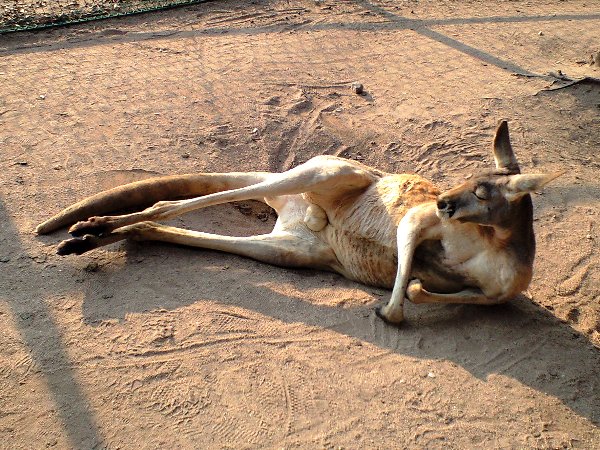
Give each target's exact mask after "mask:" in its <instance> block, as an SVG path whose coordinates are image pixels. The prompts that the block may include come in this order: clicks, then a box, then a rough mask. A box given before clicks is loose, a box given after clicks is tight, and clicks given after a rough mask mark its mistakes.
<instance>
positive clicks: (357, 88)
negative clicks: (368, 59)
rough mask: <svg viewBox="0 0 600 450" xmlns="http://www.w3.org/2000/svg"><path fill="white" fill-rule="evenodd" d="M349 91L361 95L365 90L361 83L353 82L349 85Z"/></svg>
mask: <svg viewBox="0 0 600 450" xmlns="http://www.w3.org/2000/svg"><path fill="white" fill-rule="evenodd" d="M350 89H352V92H354V93H355V94H357V95H362V94H363V93H364V92H365V88H364V86H363V85H362V83H358V82H354V83H352V84H351V85H350Z"/></svg>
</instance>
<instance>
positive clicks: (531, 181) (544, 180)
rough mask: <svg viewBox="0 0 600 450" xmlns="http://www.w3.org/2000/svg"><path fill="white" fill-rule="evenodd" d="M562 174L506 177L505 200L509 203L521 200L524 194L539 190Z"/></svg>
mask: <svg viewBox="0 0 600 450" xmlns="http://www.w3.org/2000/svg"><path fill="white" fill-rule="evenodd" d="M564 173H565V172H557V173H551V174H545V173H535V174H534V173H532V174H526V175H511V176H509V177H508V183H506V198H507V199H508V200H509V201H513V200H516V199H518V198H521V197H522V196H524V195H525V194H529V193H531V192H534V191H537V190H540V189H541V188H543V187H544V186H545V185H546V184H548V183H549V182H551V181H552V180H554V179H555V178H558V177H559V176H561V175H562V174H564Z"/></svg>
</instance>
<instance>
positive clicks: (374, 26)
mask: <svg viewBox="0 0 600 450" xmlns="http://www.w3.org/2000/svg"><path fill="white" fill-rule="evenodd" d="M359 3H360V5H361V6H363V7H365V8H366V9H368V10H371V11H372V12H374V13H376V14H378V15H381V16H383V17H384V18H386V19H388V21H387V22H356V23H352V22H330V23H317V24H312V25H307V24H298V25H296V26H295V25H290V26H288V27H285V29H298V28H301V29H302V30H306V31H331V30H346V31H357V32H377V31H393V30H413V31H416V32H421V33H422V31H423V30H424V29H426V28H428V27H431V26H444V25H467V24H484V23H526V22H545V21H565V20H568V21H587V20H600V14H564V15H552V16H492V17H467V18H449V19H425V20H422V19H408V18H405V17H401V16H398V15H395V14H393V13H391V12H389V11H386V10H385V9H383V8H380V7H377V6H375V5H372V4H370V3H367V2H359ZM282 29H283V28H282V26H281V25H280V24H276V25H265V26H261V27H246V28H227V27H213V28H202V29H196V30H178V29H173V30H166V31H158V32H153V31H149V32H148V31H140V32H135V31H134V32H126V34H123V35H119V36H106V35H105V34H103V31H98V32H96V33H93V32H92V33H89V34H86V37H85V38H84V39H73V40H69V41H67V42H52V43H49V44H46V43H36V44H33V45H26V46H23V45H20V44H19V39H15V37H18V36H19V34H18V33H16V34H12V35H10V37H9V38H6V39H5V42H11V41H14V42H15V45H14V46H11V45H10V44H8V45H7V44H5V45H6V47H5V48H4V49H1V48H0V57H2V56H10V55H17V54H29V53H46V52H53V51H58V50H64V49H65V48H68V49H73V48H90V47H96V46H100V45H106V44H109V43H113V44H127V43H132V42H142V41H160V40H165V39H173V38H174V37H176V38H178V39H191V38H195V37H199V36H221V35H223V34H227V35H230V36H257V35H261V34H271V33H280V32H281V31H282ZM429 31H431V33H437V34H435V35H434V34H431V35H429V36H428V37H430V38H432V39H435V40H437V41H438V42H440V43H442V44H445V45H449V46H451V47H454V48H456V49H457V50H459V51H462V52H463V53H466V54H468V55H470V56H473V57H476V58H479V59H481V58H487V59H489V61H488V62H489V63H490V64H493V65H496V66H497V67H501V68H504V67H506V68H507V69H506V70H511V69H510V67H518V66H516V65H514V64H512V63H509V62H507V61H503V60H501V59H499V58H496V57H494V56H492V55H490V54H488V53H485V52H483V51H481V50H478V49H475V48H473V47H470V46H468V45H466V44H463V43H460V42H458V41H456V40H454V39H452V38H449V37H447V36H445V35H443V34H442V33H439V32H434V31H432V30H429ZM19 33H21V32H19ZM521 72H522V73H527V71H526V70H524V69H521Z"/></svg>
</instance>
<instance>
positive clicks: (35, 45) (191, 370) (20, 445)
mask: <svg viewBox="0 0 600 450" xmlns="http://www.w3.org/2000/svg"><path fill="white" fill-rule="evenodd" d="M599 29H600V10H599V8H598V5H597V4H595V3H594V2H592V1H589V0H588V1H539V2H538V1H536V2H518V1H498V0H495V1H493V2H492V1H477V2H475V1H462V2H454V1H442V0H435V1H433V0H431V1H419V2H416V1H414V2H413V1H410V2H409V1H397V2H393V1H370V2H367V1H354V2H346V1H344V2H341V1H333V0H331V1H330V0H325V1H322V2H317V3H315V2H308V1H306V2H284V1H278V0H274V1H264V2H253V3H252V4H248V2H240V1H237V0H225V1H219V2H214V3H210V4H204V5H199V6H195V7H187V8H182V9H177V10H171V11H167V12H162V13H157V14H151V15H143V16H137V17H131V18H127V19H117V20H111V21H103V22H96V23H92V24H88V25H80V26H76V27H71V28H65V29H55V30H48V31H44V32H39V33H23V34H13V35H6V36H3V37H2V38H1V40H0V167H1V170H2V175H1V176H0V179H1V182H2V183H1V184H0V333H1V339H0V342H1V343H2V344H1V346H0V437H1V439H0V448H5V449H38V448H50V447H54V448H61V449H63V448H75V449H91V448H94V449H118V448H121V449H129V448H139V449H155V448H190V449H191V448H231V449H240V448H327V449H330V448H331V449H334V448H335V449H337V448H349V449H353V448H357V449H358V448H382V449H383V448H386V449H387V448H444V449H446V448H493V447H494V448H585V449H592V448H594V447H595V448H598V442H600V429H599V428H598V424H599V422H600V381H599V380H600V378H599V371H600V352H599V346H600V304H599V303H600V271H599V267H600V257H599V252H598V243H599V239H600V236H599V232H600V227H599V221H598V217H599V212H598V202H599V199H600V182H599V181H598V176H599V174H600V157H599V156H598V150H599V149H600V109H599V108H600V86H598V85H594V84H590V83H587V84H578V85H574V86H572V87H569V88H565V89H560V90H556V91H543V90H542V89H544V88H545V87H547V86H548V85H549V84H550V82H549V81H548V80H547V79H544V78H539V77H530V76H516V75H515V73H520V74H522V75H534V74H545V73H547V72H549V71H556V70H559V69H560V70H561V71H562V72H563V73H565V74H568V75H570V76H584V75H588V76H596V77H598V76H600V69H599V68H597V67H594V66H590V65H589V64H588V59H589V56H590V54H591V53H592V52H595V51H596V52H597V51H599V50H600V48H598V45H599V42H598V30H599ZM353 81H360V82H361V83H363V84H364V86H365V90H366V95H364V96H358V95H355V94H353V93H352V92H351V90H350V89H349V83H351V82H353ZM500 118H506V119H509V120H510V126H511V131H512V139H513V144H514V146H515V149H516V151H517V154H518V157H519V158H520V161H521V163H522V166H523V169H524V170H525V171H529V172H533V171H548V172H551V171H558V170H563V169H564V170H567V173H566V174H565V175H564V176H563V177H562V178H561V179H560V180H559V181H557V182H556V183H554V184H553V185H552V186H550V187H548V188H547V189H546V190H545V191H544V192H543V194H539V195H535V198H534V202H535V208H536V210H535V220H536V222H535V226H536V232H537V237H538V254H537V260H536V266H535V275H534V279H533V282H532V284H531V286H530V289H529V290H528V291H527V292H526V293H525V294H524V295H522V296H520V297H519V298H516V299H515V300H514V301H513V302H511V303H509V304H507V305H505V306H499V307H476V306H432V307H425V306H416V305H409V306H408V310H407V323H406V324H405V325H403V326H402V327H401V328H394V327H391V326H387V325H385V324H384V323H382V322H381V321H380V320H379V319H377V318H376V316H375V314H374V311H373V309H374V306H375V305H376V304H379V303H381V302H383V301H385V299H386V298H387V296H388V295H389V292H386V291H383V290H379V289H374V288H370V287H366V286H362V285H358V284H355V283H352V282H350V281H347V280H344V279H343V278H341V277H339V276H337V275H333V274H329V273H322V272H315V271H300V270H297V271H290V270H284V269H279V268H276V267H271V266H267V265H263V264H260V263H257V262H254V261H251V260H245V259H242V258H238V257H234V256H230V255H225V254H219V253H215V252H208V251H200V250H190V249H185V248H177V247H172V246H167V245H159V244H144V245H141V244H135V243H130V244H123V245H114V246H112V247H109V248H107V249H106V250H101V251H94V252H92V253H90V254H87V255H85V256H82V257H64V258H61V257H58V256H56V255H55V254H54V251H55V246H56V244H57V242H58V241H59V240H60V239H61V238H64V237H65V236H66V232H64V231H62V232H60V233H56V234H54V235H51V236H44V237H39V236H35V235H34V234H33V233H32V230H33V229H34V227H35V225H36V224H37V223H39V222H41V221H42V220H44V219H46V218H47V217H49V215H51V214H52V213H54V212H56V211H58V210H59V209H60V208H62V207H64V206H66V205H68V204H70V203H71V202H73V201H74V200H78V199H80V198H82V197H84V196H86V195H90V194H93V193H95V192H97V191H99V190H101V189H105V188H108V187H111V186H114V185H117V184H121V183H124V182H128V181H132V180H136V179H140V178H144V177H148V176H153V175H155V174H170V173H185V172H193V171H228V170H236V171H239V170H271V171H281V170H285V169H288V168H290V167H293V166H295V165H297V164H299V163H301V162H303V161H305V160H307V159H308V158H310V157H312V156H314V155H318V154H334V155H341V156H345V157H348V158H354V159H357V160H361V161H363V162H365V163H367V164H370V165H373V166H376V167H378V168H380V169H383V170H388V171H398V172H403V171H416V172H418V173H420V174H422V175H424V176H427V177H429V178H430V179H433V180H435V181H436V182H437V183H439V185H440V186H441V187H449V186H452V185H453V184H455V183H456V182H457V181H459V180H461V179H462V178H463V177H465V176H467V175H468V174H472V173H475V172H477V171H479V170H484V169H487V168H489V166H490V164H491V163H492V159H491V155H490V153H489V146H490V139H491V136H492V132H493V129H494V127H495V124H496V122H497V120H498V119H500ZM175 223H176V224H178V225H181V226H186V227H190V228H194V229H201V230H208V231H219V232H221V233H228V234H232V235H233V234H251V233H255V232H258V231H264V230H267V229H268V227H269V226H270V225H272V223H273V217H272V215H270V214H269V213H268V211H266V210H265V207H264V206H260V205H255V204H251V205H224V206H221V207H218V208H211V209H209V210H204V211H201V212H199V213H198V214H191V215H188V216H184V217H182V218H181V219H178V220H176V221H175Z"/></svg>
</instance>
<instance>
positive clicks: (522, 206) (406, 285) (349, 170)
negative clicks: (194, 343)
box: [36, 121, 561, 324]
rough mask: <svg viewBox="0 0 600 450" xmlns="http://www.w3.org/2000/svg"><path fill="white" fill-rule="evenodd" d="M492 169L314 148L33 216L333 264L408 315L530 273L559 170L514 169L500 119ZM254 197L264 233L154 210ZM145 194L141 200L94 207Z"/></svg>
mask: <svg viewBox="0 0 600 450" xmlns="http://www.w3.org/2000/svg"><path fill="white" fill-rule="evenodd" d="M493 154H494V160H495V163H496V164H495V165H496V168H495V170H493V171H491V172H489V173H485V174H482V175H479V176H475V177H472V178H471V179H469V180H467V181H466V182H465V183H463V184H461V185H460V186H457V187H455V188H453V189H450V190H448V191H446V192H440V191H439V190H438V189H437V188H436V187H435V186H434V185H433V184H432V183H431V182H429V181H427V180H426V179H424V178H422V177H420V176H419V175H415V174H390V173H385V172H382V171H380V170H377V169H373V168H371V167H368V166H366V165H364V164H361V163H359V162H356V161H351V160H346V159H343V158H337V157H333V156H317V157H314V158H312V159H310V160H309V161H307V162H306V163H304V164H301V165H299V166H297V167H295V168H293V169H291V170H289V171H287V172H284V173H268V172H243V173H242V172H237V173H236V172H234V173H212V174H211V173H201V174H190V175H174V176H166V177H159V178H155V179H149V180H143V181H138V182H135V183H130V184H127V185H124V186H120V187H117V188H114V189H111V190H108V191H105V192H101V193H99V194H96V195H94V196H92V197H89V198H87V199H84V200H82V201H80V202H79V203H76V204H74V205H72V206H70V207H68V208H66V209H64V210H63V211H62V212H60V213H58V214H57V215H55V216H54V217H52V218H50V219H49V220H47V221H45V222H43V223H42V224H40V225H39V226H38V227H37V228H36V232H37V233H39V234H45V233H50V232H52V231H54V230H56V229H58V228H60V227H63V226H66V225H69V224H72V223H75V222H76V221H78V220H82V219H87V220H85V221H81V222H77V223H75V224H74V225H73V226H72V227H71V228H70V230H69V232H70V233H71V235H72V236H73V238H72V239H68V240H65V241H63V242H62V243H60V244H59V246H58V254H60V255H68V254H78V255H79V254H82V253H84V252H87V251H89V250H92V249H95V248H98V247H101V246H104V245H107V244H110V243H113V242H117V241H120V240H123V239H135V240H142V241H146V240H153V241H164V242H171V243H174V244H180V245H187V246H192V247H201V248H205V249H212V250H218V251H223V252H229V253H234V254H237V255H242V256H245V257H249V258H253V259H255V260H258V261H262V262H265V263H269V264H274V265H278V266H283V267H305V268H316V269H323V270H329V271H334V272H337V273H339V274H341V275H343V276H344V277H347V278H349V279H351V280H355V281H358V282H360V283H364V284H367V285H373V286H378V287H383V288H388V289H392V294H391V297H390V299H389V301H388V302H387V304H386V305H385V306H382V307H380V308H378V309H377V314H378V315H379V316H380V317H381V318H382V319H383V320H385V321H386V322H389V323H393V324H399V323H400V322H402V321H403V319H404V309H403V307H404V299H405V297H406V298H408V299H409V300H410V301H412V302H414V303H474V304H485V305H489V304H496V303H501V302H505V301H507V300H510V299H511V298H513V297H514V296H516V295H517V294H518V293H519V292H521V291H523V290H525V289H526V288H527V286H528V285H529V283H530V281H531V276H532V267H533V260H534V254H535V236H534V232H533V206H532V201H531V196H530V193H531V192H533V191H536V190H539V189H541V188H542V187H543V186H544V185H545V184H546V183H548V182H550V181H551V180H553V179H554V178H556V177H557V176H559V175H561V173H555V174H528V175H522V174H520V169H519V164H518V162H517V159H516V157H515V155H514V153H513V150H512V146H511V143H510V137H509V132H508V124H507V122H506V121H502V122H500V124H499V126H498V128H497V130H496V133H495V137H494V141H493ZM241 200H260V201H263V202H265V203H266V204H267V205H269V206H270V207H272V208H273V209H274V210H275V211H276V212H277V215H278V218H277V222H276V224H275V226H274V228H273V230H272V231H271V232H270V233H268V234H263V235H257V236H250V237H231V236H222V235H216V234H209V233H203V232H199V231H190V230H185V229H181V228H175V227H172V226H166V225H162V224H159V223H156V222H155V221H160V220H164V219H169V218H172V217H175V216H178V215H180V214H184V213H186V212H189V211H192V210H196V209H199V208H204V207H207V206H211V205H216V204H220V203H225V202H232V201H241ZM144 205H152V206H150V207H148V208H146V209H143V210H142V211H139V212H134V213H132V214H126V215H116V216H94V217H90V216H92V215H94V214H96V215H98V214H105V213H108V212H111V211H116V210H122V209H124V208H131V207H136V206H137V207H138V209H141V208H142V207H143V206H144Z"/></svg>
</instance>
